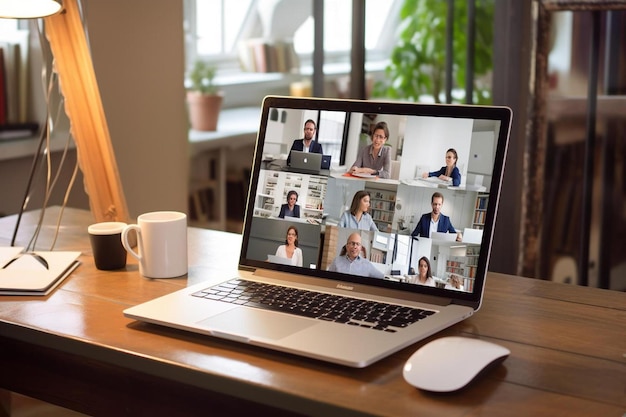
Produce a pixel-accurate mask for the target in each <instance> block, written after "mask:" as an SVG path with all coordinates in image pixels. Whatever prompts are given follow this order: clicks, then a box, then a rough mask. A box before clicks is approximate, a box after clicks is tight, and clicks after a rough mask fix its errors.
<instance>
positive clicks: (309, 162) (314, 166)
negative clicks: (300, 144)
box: [286, 151, 322, 174]
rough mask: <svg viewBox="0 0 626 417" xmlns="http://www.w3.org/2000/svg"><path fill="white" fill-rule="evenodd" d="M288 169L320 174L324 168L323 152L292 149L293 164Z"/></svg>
mask: <svg viewBox="0 0 626 417" xmlns="http://www.w3.org/2000/svg"><path fill="white" fill-rule="evenodd" d="M286 168H287V170H288V171H293V172H300V173H305V174H319V173H320V170H321V168H322V154H321V153H314V152H301V151H291V165H289V166H288V167H286Z"/></svg>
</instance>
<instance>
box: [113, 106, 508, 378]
mask: <svg viewBox="0 0 626 417" xmlns="http://www.w3.org/2000/svg"><path fill="white" fill-rule="evenodd" d="M274 109H277V110H280V111H285V113H286V114H287V117H288V119H289V120H294V122H293V123H292V125H293V126H296V127H298V129H299V127H300V126H302V125H303V124H304V122H305V121H306V120H307V119H309V118H313V119H314V120H316V122H317V125H318V128H321V127H322V126H323V125H324V124H325V123H328V124H332V126H334V127H335V130H339V131H342V130H341V128H342V127H341V126H339V128H338V129H337V117H336V116H337V114H340V115H342V117H341V118H340V120H342V121H343V127H344V129H343V132H344V133H343V136H342V137H341V138H340V139H341V140H340V142H341V146H337V147H336V149H337V152H341V153H342V154H341V157H338V159H339V160H341V161H345V168H346V169H347V168H348V167H349V166H350V164H352V162H353V161H354V160H356V158H357V153H358V150H359V145H360V137H361V135H362V131H361V130H362V129H363V126H369V125H370V124H372V123H376V122H377V121H378V120H384V121H386V122H387V125H388V126H389V131H390V137H389V139H388V141H387V144H388V145H389V146H391V150H392V151H391V155H392V159H394V160H400V161H401V162H400V163H401V166H400V172H405V173H408V175H409V176H412V175H413V173H414V172H415V167H416V166H418V165H421V166H426V165H435V166H436V165H437V164H438V163H440V161H443V159H444V156H445V153H446V150H447V149H448V148H450V147H453V148H455V149H456V150H457V152H458V159H459V163H464V164H466V165H465V166H467V171H468V172H472V168H473V167H472V160H471V158H470V157H469V155H470V152H469V150H470V149H472V148H473V146H472V142H473V141H474V140H481V141H487V143H484V144H481V147H482V148H485V147H488V148H491V149H493V152H492V154H491V155H492V156H493V158H492V161H491V164H490V174H491V175H490V176H489V179H490V181H489V183H488V184H486V189H487V190H486V191H484V192H481V193H480V197H481V198H482V201H483V203H484V204H483V205H486V215H485V218H484V220H485V221H484V225H483V231H482V233H483V239H482V242H481V244H480V245H476V244H464V243H463V242H457V243H456V244H454V245H440V244H436V243H433V240H432V239H425V238H420V237H417V238H411V236H409V235H408V234H406V231H405V230H404V231H403V232H401V231H400V230H399V227H398V225H399V224H409V225H410V227H411V228H413V227H415V223H414V222H415V219H419V218H420V215H421V214H423V212H424V211H427V210H430V209H431V204H430V202H431V197H432V194H433V192H439V193H441V194H442V195H443V196H444V197H445V199H444V204H443V205H442V207H441V211H442V213H444V214H446V215H447V216H449V217H450V221H451V223H452V224H453V227H455V229H457V230H464V228H465V227H468V228H471V226H472V224H473V221H474V217H475V214H476V213H475V210H476V207H477V205H476V201H477V199H478V198H479V197H478V193H477V192H475V191H468V190H448V189H440V188H432V187H430V186H428V185H427V184H425V185H424V186H420V185H419V184H421V182H416V183H412V184H406V183H404V182H400V181H397V180H385V181H384V183H381V182H380V180H378V181H377V180H368V179H361V178H355V177H346V176H343V175H341V173H339V174H336V175H335V174H332V175H331V176H320V175H315V174H300V173H294V172H284V171H272V170H266V169H263V168H262V164H261V162H262V155H263V151H264V148H265V146H266V138H265V135H266V132H270V131H274V130H273V129H274V126H273V123H277V122H275V121H272V120H270V118H269V114H270V112H271V111H272V110H274ZM329 113H330V114H333V119H332V120H326V119H325V118H324V116H325V115H326V114H329ZM340 124H341V123H340ZM510 126H511V111H510V109H508V108H506V107H496V106H492V107H490V106H466V105H430V104H416V103H399V102H377V101H357V100H338V99H316V98H295V97H277V96H270V97H266V98H265V99H264V101H263V108H262V114H261V121H260V126H259V133H258V137H257V146H256V150H255V156H254V161H253V169H252V178H251V182H250V183H251V187H250V190H249V196H248V203H247V209H246V215H245V221H244V230H243V239H242V246H241V249H240V257H239V273H238V275H237V276H236V277H223V278H224V280H223V282H222V283H221V284H218V285H215V286H211V285H209V284H208V283H207V282H205V283H199V284H195V285H192V286H189V287H187V288H185V289H181V290H178V291H176V292H174V293H171V294H169V295H165V296H163V297H160V298H157V299H154V300H151V301H148V302H145V303H142V304H139V305H137V306H134V307H131V308H128V309H126V310H125V311H124V315H125V316H127V317H130V318H133V319H136V320H140V321H145V322H149V323H155V324H159V325H163V326H169V327H173V328H177V329H183V330H187V331H190V332H196V333H200V334H203V335H207V336H211V337H216V338H224V339H228V340H234V341H238V342H241V343H245V344H250V345H255V346H261V347H264V348H268V349H273V350H276V351H280V352H284V353H289V354H294V355H299V356H304V357H307V358H313V359H316V360H321V361H325V362H330V363H334V364H340V365H344V366H349V367H356V368H361V367H366V366H368V365H370V364H372V363H375V362H376V361H379V360H381V359H383V358H385V357H387V356H389V355H391V354H393V353H394V352H397V351H399V350H400V349H403V348H405V347H407V346H410V345H412V344H414V343H416V342H418V341H420V340H422V339H424V338H426V337H428V336H430V335H433V334H435V333H437V332H439V331H441V330H443V329H445V328H447V327H450V326H452V325H453V324H455V323H458V322H460V321H462V320H464V319H466V318H468V317H470V316H472V314H474V313H475V312H476V311H477V310H479V308H480V306H481V303H482V298H483V292H484V288H485V277H486V272H487V269H488V265H489V254H490V250H491V243H492V236H493V230H494V224H495V219H496V212H497V206H498V200H499V196H500V187H501V183H502V174H503V169H504V162H505V155H506V149H507V144H508V137H509V131H510ZM294 129H296V128H295V127H294ZM298 129H296V130H298ZM292 130H293V129H292ZM478 133H480V134H478ZM297 134H299V132H297V131H291V130H289V129H288V128H285V129H284V131H283V137H282V138H281V140H282V142H284V143H285V144H288V143H290V141H291V138H293V137H294V136H295V135H297ZM272 140H273V141H274V142H275V141H276V138H275V137H273V138H272ZM322 144H323V145H324V148H325V149H326V148H328V149H330V144H326V143H322ZM327 145H329V146H327ZM400 146H401V149H402V156H401V158H397V155H399V152H398V150H399V147H400ZM309 155H311V154H309ZM292 158H293V157H292ZM433 159H434V161H433ZM480 168H481V170H484V169H485V162H484V161H481V167H480ZM296 185H297V187H298V189H299V199H298V200H299V201H300V202H302V213H301V215H302V216H303V217H306V218H311V219H313V218H315V219H318V220H319V224H312V223H308V222H307V223H302V222H296V221H290V220H289V219H280V220H278V219H274V218H272V217H271V216H268V215H267V213H265V212H272V211H273V210H277V209H278V206H277V207H271V205H272V204H273V205H278V204H280V202H282V200H283V199H282V198H273V199H271V198H270V199H268V198H267V197H266V196H267V195H275V196H276V195H279V196H282V195H283V194H284V192H286V191H287V188H289V187H294V186H296ZM362 191H368V192H369V195H370V209H369V212H370V214H371V217H372V220H373V221H374V223H375V224H376V225H377V229H378V231H376V230H370V228H369V227H368V230H358V229H349V228H345V227H341V221H340V218H341V215H342V214H343V213H344V211H345V210H346V209H347V208H348V207H350V203H351V201H352V196H353V195H354V194H356V193H357V192H362ZM487 197H488V198H487ZM401 220H402V222H401ZM290 226H292V227H295V228H296V230H297V238H298V245H299V246H298V247H299V248H300V250H301V251H302V258H303V262H302V265H303V266H302V267H298V266H292V265H283V264H280V263H271V262H267V254H268V248H271V252H273V251H274V250H275V248H277V247H278V246H280V245H283V244H285V241H286V236H287V229H288V228H289V227H290ZM359 242H360V244H361V245H360V247H359V245H358V243H359ZM381 242H382V243H381ZM344 246H345V251H346V254H342V251H343V250H344ZM423 257H426V259H428V260H429V263H430V266H431V272H432V275H433V276H447V275H449V274H450V273H455V274H457V275H459V276H461V277H463V278H464V280H465V281H464V282H466V283H470V284H471V285H464V286H463V290H462V291H461V290H457V289H454V290H452V289H445V288H439V287H436V286H435V287H428V286H423V285H418V284H415V283H409V282H407V280H403V279H397V277H398V275H395V274H398V272H399V273H400V277H403V276H406V275H407V274H409V272H410V271H419V268H418V264H419V260H420V259H421V258H423ZM346 267H347V268H349V269H346ZM392 274H393V275H392ZM221 278H222V277H220V279H221ZM209 279H210V280H211V283H214V282H215V281H214V279H215V277H210V276H207V280H209ZM258 291H261V292H263V295H258V294H256V293H257V292H258ZM268 294H269V295H268ZM246 297H247V298H246ZM253 297H255V298H253ZM355 309H356V310H357V311H356V312H355V311H354V310H355ZM359 311H360V312H359ZM208 340H209V339H208V338H207V342H208ZM251 352H254V351H253V350H251Z"/></svg>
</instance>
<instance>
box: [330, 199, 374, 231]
mask: <svg viewBox="0 0 626 417" xmlns="http://www.w3.org/2000/svg"><path fill="white" fill-rule="evenodd" d="M369 208H370V193H369V191H365V190H359V191H357V192H356V193H355V194H354V196H353V197H352V204H350V210H347V211H345V212H344V213H343V214H342V215H341V219H339V227H345V228H348V229H359V230H371V231H375V232H377V231H378V227H376V223H374V219H372V216H370V214H369V213H368V212H367V211H368V210H369Z"/></svg>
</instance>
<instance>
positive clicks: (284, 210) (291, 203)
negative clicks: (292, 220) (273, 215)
mask: <svg viewBox="0 0 626 417" xmlns="http://www.w3.org/2000/svg"><path fill="white" fill-rule="evenodd" d="M297 201H298V193H297V192H295V191H294V190H291V191H289V192H288V193H287V203H286V204H283V205H282V206H280V214H279V215H278V217H280V218H281V219H284V218H285V217H300V206H299V205H297V204H296V202H297Z"/></svg>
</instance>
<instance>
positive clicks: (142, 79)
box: [0, 0, 188, 217]
mask: <svg viewBox="0 0 626 417" xmlns="http://www.w3.org/2000/svg"><path fill="white" fill-rule="evenodd" d="M82 5H83V10H84V13H85V16H86V19H87V22H86V27H87V32H88V36H89V42H90V47H91V51H92V58H93V63H94V68H95V72H96V78H97V80H98V85H99V88H100V94H101V97H102V103H103V107H104V112H105V115H106V118H107V123H108V126H109V131H110V134H111V142H112V145H113V149H114V151H115V155H116V159H117V164H118V168H119V172H120V178H121V181H122V185H123V188H124V193H125V195H126V201H127V205H128V209H129V213H130V215H131V217H136V216H138V215H139V214H141V213H143V212H146V211H151V210H162V209H171V210H180V211H185V212H186V211H187V178H188V145H187V115H186V110H185V101H184V87H183V77H184V67H183V62H184V56H183V54H184V49H183V27H182V22H183V17H182V2H171V1H167V0H156V1H148V0H135V1H132V2H123V1H120V0H112V1H106V2H102V1H95V0H83V1H82ZM32 39H33V37H31V40H32ZM32 48H33V50H32V54H33V62H32V67H31V76H32V77H33V78H32V79H33V84H32V86H31V94H32V95H33V100H34V102H36V103H40V108H37V109H35V110H34V111H33V113H34V117H35V118H36V119H37V120H40V119H41V115H42V114H44V112H45V108H44V106H43V96H42V94H41V93H40V91H41V84H40V82H39V77H40V74H41V51H40V49H39V45H37V44H35V43H33V44H32ZM44 49H45V46H44ZM164 57H167V58H166V59H164ZM29 141H31V142H34V143H32V144H28V145H27V147H31V146H32V148H33V149H35V148H36V139H32V140H29ZM25 145H26V144H25ZM0 152H3V149H2V148H0ZM59 158H60V153H54V159H55V160H58V159H59ZM0 159H1V158H0ZM73 159H75V152H74V151H71V152H70V162H69V163H68V164H66V165H65V167H64V169H63V172H62V174H61V175H62V177H63V178H64V179H67V178H69V176H70V175H71V172H72V170H73V168H74V164H73V162H72V160H73ZM31 164H32V157H31V156H28V157H23V158H12V159H6V160H0V176H1V177H2V178H4V179H5V180H4V181H3V187H2V190H1V198H0V213H4V214H13V213H16V212H17V211H18V210H19V206H20V203H21V200H22V197H23V194H24V191H25V188H26V182H27V178H28V172H29V170H30V166H31ZM40 177H41V176H40ZM63 181H64V180H59V183H58V185H57V187H56V188H55V192H54V195H53V197H52V199H51V200H50V204H61V202H62V200H63V194H64V192H65V187H66V184H67V182H63ZM41 200H42V197H41V196H40V194H37V195H33V200H32V202H31V203H30V205H29V208H37V207H40V206H41ZM69 205H70V206H72V207H79V208H88V200H87V197H86V195H85V193H84V190H83V187H82V176H81V175H79V178H78V180H77V182H76V184H75V185H74V188H73V190H72V194H71V198H70V202H69Z"/></svg>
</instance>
